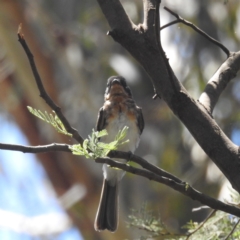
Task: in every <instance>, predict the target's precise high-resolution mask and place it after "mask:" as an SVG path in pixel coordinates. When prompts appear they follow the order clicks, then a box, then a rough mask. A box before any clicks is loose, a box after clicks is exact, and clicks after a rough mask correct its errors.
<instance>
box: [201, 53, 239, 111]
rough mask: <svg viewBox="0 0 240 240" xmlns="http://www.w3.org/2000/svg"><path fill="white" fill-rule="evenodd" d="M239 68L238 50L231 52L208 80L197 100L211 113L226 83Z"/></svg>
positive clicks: (234, 75)
mask: <svg viewBox="0 0 240 240" xmlns="http://www.w3.org/2000/svg"><path fill="white" fill-rule="evenodd" d="M239 70H240V52H236V53H231V54H230V57H229V58H228V59H227V60H226V61H225V62H224V63H223V64H222V65H221V66H220V68H219V69H218V70H217V71H216V73H215V74H214V75H213V76H212V78H211V79H210V80H209V81H208V83H207V85H206V87H205V89H204V92H203V93H202V94H201V96H200V98H199V102H200V103H202V104H203V105H204V107H205V108H206V109H207V110H208V111H209V113H212V111H213V109H214V107H215V105H216V103H217V101H218V99H219V96H220V95H221V93H222V92H223V91H224V89H225V88H226V86H227V85H228V83H229V82H230V81H231V80H232V79H233V78H234V77H236V75H237V73H238V71H239Z"/></svg>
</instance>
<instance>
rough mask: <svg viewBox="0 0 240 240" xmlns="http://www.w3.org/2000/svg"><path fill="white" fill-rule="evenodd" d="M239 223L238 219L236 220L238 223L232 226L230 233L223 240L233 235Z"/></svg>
mask: <svg viewBox="0 0 240 240" xmlns="http://www.w3.org/2000/svg"><path fill="white" fill-rule="evenodd" d="M239 222H240V219H238V221H237V222H236V224H235V225H234V227H233V228H232V230H231V231H230V233H229V234H228V235H227V236H226V237H225V238H224V240H227V239H228V238H229V237H230V236H231V235H232V234H233V232H234V231H235V229H236V227H237V225H238V224H239Z"/></svg>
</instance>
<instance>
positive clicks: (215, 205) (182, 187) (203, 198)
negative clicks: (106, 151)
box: [95, 158, 240, 217]
mask: <svg viewBox="0 0 240 240" xmlns="http://www.w3.org/2000/svg"><path fill="white" fill-rule="evenodd" d="M95 161H96V162H98V163H106V164H108V165H110V166H111V167H115V168H119V169H122V170H124V171H126V172H130V173H132V174H135V175H138V176H142V177H145V178H148V179H149V180H152V181H155V182H159V183H162V184H164V185H167V186H168V187H170V188H172V189H174V190H176V191H178V192H180V193H182V194H183V195H185V196H188V197H190V198H192V199H193V200H197V201H199V202H201V203H202V204H204V205H207V206H209V207H211V208H212V209H216V210H221V211H223V212H226V213H230V214H232V215H235V216H238V217H240V209H239V208H237V207H234V206H231V205H228V204H226V203H223V202H221V201H219V200H216V199H214V198H212V197H209V196H207V195H205V194H203V193H201V192H199V191H197V190H196V189H194V188H192V187H191V186H190V185H189V184H188V183H185V182H182V181H181V180H180V179H179V181H180V182H176V181H174V180H172V179H169V178H166V177H162V176H159V175H157V174H154V173H152V172H150V171H147V170H144V169H139V168H136V167H132V166H129V165H127V164H124V163H121V162H117V161H113V160H112V159H110V158H98V159H96V160H95Z"/></svg>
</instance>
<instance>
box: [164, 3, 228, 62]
mask: <svg viewBox="0 0 240 240" xmlns="http://www.w3.org/2000/svg"><path fill="white" fill-rule="evenodd" d="M164 9H165V10H166V11H168V12H169V13H171V14H172V15H173V16H174V17H176V18H177V20H178V21H176V22H174V24H175V23H177V22H181V23H183V24H185V25H187V26H189V27H191V28H192V29H194V30H195V31H196V32H198V33H199V34H200V35H202V36H203V37H205V38H207V39H208V40H209V41H210V42H212V43H213V44H215V45H217V46H218V47H220V48H221V49H222V50H223V51H224V52H225V53H226V54H227V56H228V57H229V55H230V51H229V50H228V49H227V48H226V47H225V46H224V45H223V44H222V43H220V42H219V41H217V40H216V39H214V38H212V37H210V36H209V35H208V34H207V33H205V32H204V31H203V30H201V29H200V28H198V27H197V26H195V25H194V24H193V23H191V22H189V21H187V20H185V19H184V18H182V17H180V16H179V15H178V14H176V13H175V12H173V11H172V10H170V9H169V8H167V7H164ZM172 24H173V22H172V23H170V24H169V25H168V26H170V25H172Z"/></svg>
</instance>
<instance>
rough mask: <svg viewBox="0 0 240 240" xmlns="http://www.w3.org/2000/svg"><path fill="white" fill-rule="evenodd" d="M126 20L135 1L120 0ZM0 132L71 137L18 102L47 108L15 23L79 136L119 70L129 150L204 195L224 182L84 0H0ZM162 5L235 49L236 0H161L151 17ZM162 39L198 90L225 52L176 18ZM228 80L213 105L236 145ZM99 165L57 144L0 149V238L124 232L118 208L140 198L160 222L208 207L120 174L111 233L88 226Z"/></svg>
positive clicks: (237, 98)
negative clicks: (133, 136) (124, 85)
mask: <svg viewBox="0 0 240 240" xmlns="http://www.w3.org/2000/svg"><path fill="white" fill-rule="evenodd" d="M121 2H122V4H123V6H124V8H125V9H126V11H127V13H128V14H129V16H130V18H131V19H132V20H133V22H134V23H136V24H138V23H141V22H142V18H143V12H142V1H140V0H135V1H131V0H129V1H128V0H122V1H121ZM0 3H1V8H0V142H2V143H11V144H23V145H43V144H50V143H53V142H56V143H67V144H71V143H74V141H73V140H72V139H71V138H69V137H66V136H63V135H61V134H58V133H57V132H56V131H55V130H54V129H53V128H52V127H51V126H49V125H48V124H46V123H44V122H41V121H40V120H38V119H37V118H35V117H34V116H32V115H31V114H30V113H29V112H28V111H27V108H26V107H27V106H32V107H34V108H37V109H39V110H42V111H45V110H46V111H48V112H50V109H49V107H48V106H47V105H46V104H45V102H44V101H43V100H42V99H41V98H40V97H39V91H38V89H37V87H36V84H35V81H34V78H33V75H32V72H31V69H30V66H29V63H28V60H27V58H26V55H25V52H24V51H23V49H22V47H21V46H20V44H19V43H18V40H17V29H18V26H19V24H20V23H22V24H23V33H24V36H25V39H26V41H27V43H28V44H29V47H30V49H31V51H32V53H33V54H34V58H35V61H36V64H37V67H38V70H39V73H40V75H41V77H42V80H43V83H44V86H45V88H46V90H47V92H48V93H49V95H50V96H51V97H52V98H53V99H54V101H55V102H56V103H57V104H58V105H59V106H60V107H61V108H62V111H63V112H64V114H65V116H66V117H67V118H68V120H69V121H70V123H71V124H72V126H73V127H75V128H77V129H78V130H79V132H80V134H81V135H82V136H83V137H84V138H86V137H87V136H88V134H89V133H91V131H92V129H93V128H94V126H95V123H96V119H97V113H98V110H99V108H100V107H101V106H102V104H103V93H104V91H105V86H106V80H107V79H108V77H109V76H111V75H122V76H124V77H125V78H126V79H127V81H128V84H129V85H130V87H131V89H132V92H133V96H134V98H135V100H136V102H137V104H138V105H139V106H141V107H142V108H143V114H144V118H145V129H144V132H143V134H142V138H141V142H140V146H139V148H138V150H137V151H136V154H137V155H140V156H142V157H143V158H145V159H146V160H148V161H149V162H151V163H153V164H156V165H158V166H160V167H161V168H163V169H165V170H166V171H169V172H171V173H172V174H175V175H176V176H177V177H179V178H181V179H182V180H184V181H186V182H188V183H190V184H191V185H192V186H193V187H195V188H197V189H198V190H200V191H202V192H204V193H206V194H209V195H210V196H212V197H216V198H217V197H218V198H221V199H227V198H228V196H229V192H228V191H229V186H228V183H227V181H226V180H225V178H224V176H223V175H222V174H221V172H220V171H219V170H218V169H217V167H216V166H215V165H214V164H213V163H212V162H211V161H210V160H209V159H208V157H207V156H206V155H205V153H204V152H203V151H202V150H201V149H200V147H199V146H198V144H197V143H196V142H195V140H194V139H193V138H192V137H191V135H190V133H189V132H188V130H187V129H186V128H185V127H184V126H183V125H182V124H181V122H180V121H179V120H178V119H177V118H176V117H175V116H174V115H173V113H172V112H171V111H170V110H169V108H168V107H167V105H166V104H165V103H164V102H163V101H162V100H160V99H157V100H152V96H153V95H154V92H153V88H152V85H151V81H150V79H149V77H148V76H147V75H146V73H145V72H144V71H143V69H142V68H141V67H140V66H139V65H138V63H137V62H136V61H135V60H134V59H133V58H132V57H131V56H130V55H129V54H128V52H126V51H125V50H124V49H123V48H122V47H121V46H120V45H118V44H117V43H115V42H114V41H113V40H112V39H111V37H109V36H107V35H106V33H107V31H108V30H110V29H109V26H108V24H107V22H106V20H105V18H104V16H103V14H102V12H101V10H100V8H99V6H98V4H97V1H93V0H81V1H78V0H68V1H67V0H35V1H31V0H0ZM165 5H166V6H168V7H169V8H170V9H172V10H174V11H176V12H177V13H178V14H180V15H181V16H182V17H184V18H185V19H186V20H189V21H191V22H193V23H194V24H196V25H197V26H198V27H200V28H202V29H203V30H204V31H206V32H207V33H208V34H210V35H211V36H212V37H214V38H216V39H218V40H219V41H220V42H222V43H223V44H224V45H225V46H226V47H228V48H229V49H230V51H239V50H240V4H239V1H238V0H229V1H224V0H217V1H216V0H208V1H207V0H202V1H193V0H185V1H184V4H183V1H180V0H174V1H162V5H161V10H160V11H161V24H162V25H163V24H166V23H168V22H169V21H172V20H175V19H174V18H173V17H172V16H171V15H169V13H167V12H166V11H164V10H163V9H162V8H163V6H165ZM161 37H162V43H163V46H164V49H165V51H166V54H167V56H168V58H170V64H171V66H172V68H173V69H174V71H175V73H176V75H177V77H178V78H179V80H180V81H181V82H182V83H183V85H184V86H185V87H186V88H187V89H188V91H189V92H190V94H191V95H192V96H193V97H194V98H195V99H198V97H199V96H200V94H201V92H202V91H203V89H204V87H205V84H206V82H207V81H208V80H209V79H210V77H211V76H212V75H213V74H214V72H215V71H216V70H217V68H218V67H219V66H220V65H221V63H222V62H223V61H224V60H225V59H226V56H225V55H224V53H223V52H222V51H221V50H220V49H219V48H218V47H216V46H215V45H213V44H211V43H210V42H208V41H207V40H205V39H204V38H203V37H202V36H200V35H198V34H197V33H196V32H194V31H193V30H192V29H190V28H188V27H186V26H184V25H182V24H177V25H174V26H171V27H169V28H167V29H164V30H163V31H162V32H161ZM239 103H240V81H239V77H237V78H236V79H234V80H233V81H231V83H230V84H229V85H228V87H227V89H226V90H225V92H224V93H223V94H222V96H221V98H220V100H219V102H218V104H217V106H216V108H215V111H214V117H215V119H216V121H217V122H218V124H219V125H220V126H221V127H222V128H223V130H224V132H225V133H226V134H227V135H228V136H229V138H231V139H232V141H233V142H234V143H235V144H238V145H240V111H239ZM101 167H102V166H101V165H100V164H96V163H94V161H91V160H86V159H85V158H81V157H76V156H71V154H67V153H56V152H51V153H44V154H24V153H20V152H12V151H5V150H1V151H0V239H4V240H5V239H11V240H12V239H14V240H15V239H17V240H18V239H21V240H22V239H24V240H25V239H26V240H28V239H54V240H55V239H57V240H66V239H73V240H80V239H99V240H100V239H134V238H137V237H140V236H141V234H142V233H141V232H140V231H138V230H135V229H128V228H127V227H126V222H127V221H129V219H128V215H129V214H130V213H131V211H130V209H132V208H134V209H140V208H141V206H142V204H143V203H147V204H148V208H149V209H151V210H153V211H154V212H155V213H156V216H159V215H160V217H161V219H162V221H163V222H164V223H165V224H166V226H167V227H168V229H169V230H170V231H173V232H179V231H182V229H181V227H182V225H184V224H185V223H186V222H187V221H189V220H190V219H192V220H193V221H202V220H203V219H204V218H205V216H206V215H207V214H208V210H201V211H197V212H193V211H192V209H193V208H196V207H200V206H201V205H200V204H199V203H198V202H195V201H192V200H190V199H188V198H186V197H184V196H182V195H181V194H179V193H178V192H175V191H173V190H171V189H169V188H168V187H166V186H164V185H161V184H157V183H154V182H150V181H148V180H146V179H144V178H140V177H136V176H134V175H131V174H126V177H125V178H124V180H123V181H122V184H121V189H120V191H121V194H120V225H119V229H118V230H117V232H116V233H114V235H113V234H111V233H108V232H101V233H97V232H95V231H94V228H93V222H94V218H95V213H96V210H97V206H98V201H99V196H100V192H101V184H102V170H101Z"/></svg>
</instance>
